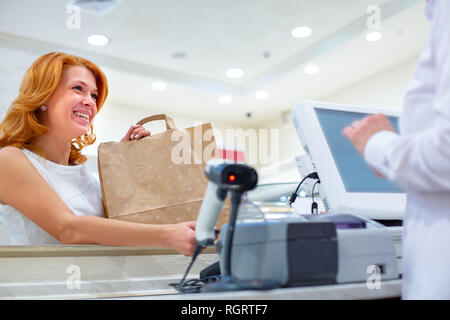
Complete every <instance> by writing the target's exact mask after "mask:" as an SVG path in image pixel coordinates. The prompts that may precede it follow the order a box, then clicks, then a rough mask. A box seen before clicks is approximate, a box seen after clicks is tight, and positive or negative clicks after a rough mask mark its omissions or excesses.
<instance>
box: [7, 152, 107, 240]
mask: <svg viewBox="0 0 450 320" xmlns="http://www.w3.org/2000/svg"><path fill="white" fill-rule="evenodd" d="M22 151H23V152H24V153H25V155H26V156H27V157H28V159H29V160H30V161H31V163H32V164H33V165H34V167H35V168H36V169H37V170H38V171H39V173H40V174H41V176H42V177H43V178H44V179H45V181H47V183H48V184H49V185H50V187H52V188H53V190H55V192H56V193H57V194H58V196H59V197H60V198H61V199H62V201H64V203H65V204H66V205H67V206H68V207H69V208H70V209H71V210H72V211H73V212H74V214H76V215H79V216H81V215H90V216H99V217H103V216H104V213H103V204H102V197H101V191H100V185H99V183H98V182H97V180H96V179H95V178H94V176H93V175H92V174H91V173H89V172H88V171H87V170H86V168H85V167H84V165H76V166H64V165H60V164H57V163H54V162H51V161H49V160H46V159H44V158H42V157H41V156H39V155H37V154H35V153H33V152H31V151H30V150H28V149H22ZM30 192H32V190H30ZM2 223H3V229H6V231H7V233H8V236H9V239H10V243H9V244H10V245H44V244H60V242H59V241H58V240H56V239H55V238H54V237H52V236H51V235H50V234H48V233H47V232H45V231H44V230H42V229H41V228H40V227H39V226H37V225H36V224H35V223H33V222H32V221H31V220H29V219H28V218H27V217H26V216H24V215H23V214H22V213H20V212H19V211H17V210H16V209H14V208H13V207H11V206H9V205H2V204H0V224H2ZM0 239H1V237H0ZM5 244H8V243H3V245H5ZM0 245H2V243H0Z"/></svg>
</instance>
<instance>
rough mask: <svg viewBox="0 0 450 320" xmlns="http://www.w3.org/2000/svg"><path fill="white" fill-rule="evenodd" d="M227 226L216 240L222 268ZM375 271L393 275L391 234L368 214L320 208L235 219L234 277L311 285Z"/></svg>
mask: <svg viewBox="0 0 450 320" xmlns="http://www.w3.org/2000/svg"><path fill="white" fill-rule="evenodd" d="M227 228H228V225H224V226H223V227H222V230H221V232H220V239H219V242H218V251H219V254H220V264H221V269H222V267H223V266H222V263H223V261H224V260H225V257H224V255H225V254H226V252H227V250H225V248H221V246H222V245H223V243H227V242H226V241H225V240H226V235H227V232H226V229H227ZM222 270H223V269H222ZM374 272H378V273H379V274H378V275H377V276H379V279H380V280H386V279H396V278H398V271H397V259H396V254H395V247H394V243H393V239H392V236H391V234H390V232H389V231H388V230H387V228H386V227H384V226H383V225H381V224H378V223H377V222H374V221H372V220H367V219H364V218H360V217H357V216H354V215H346V214H345V215H339V214H324V215H310V216H298V217H295V218H289V219H283V220H266V221H262V222H243V223H237V224H236V227H235V232H234V237H233V242H232V250H231V274H232V276H233V277H234V278H235V279H237V280H271V281H277V282H278V283H279V284H280V287H294V286H312V285H324V284H334V283H347V282H366V281H367V280H368V278H369V277H370V276H371V275H372V274H373V273H374Z"/></svg>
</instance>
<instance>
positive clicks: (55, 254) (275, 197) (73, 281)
mask: <svg viewBox="0 0 450 320" xmlns="http://www.w3.org/2000/svg"><path fill="white" fill-rule="evenodd" d="M295 187H296V183H279V184H267V185H260V186H258V187H257V188H256V189H254V190H252V191H250V192H248V194H247V201H251V203H252V205H254V206H253V207H254V208H255V210H257V211H259V213H260V214H263V215H264V217H265V218H266V219H280V218H284V217H285V216H286V215H289V214H291V213H290V211H289V210H291V208H289V207H288V206H287V205H286V197H287V196H289V194H290V193H291V192H292V190H293V188H295ZM315 197H316V198H317V200H316V201H318V202H319V208H320V206H321V204H320V198H318V197H319V196H318V195H317V196H315ZM302 203H304V205H305V207H308V205H310V203H311V199H310V198H307V197H305V198H301V199H298V203H297V205H298V206H301V205H302ZM298 208H299V210H301V209H300V208H301V207H298ZM239 215H240V216H239V217H240V218H241V219H245V218H246V216H245V215H247V217H250V216H252V215H254V212H253V213H252V212H244V211H243V212H242V213H241V212H240V213H239ZM388 229H389V232H390V233H391V234H392V237H393V240H394V243H395V248H396V256H397V263H398V271H399V278H398V279H391V280H386V281H381V282H380V285H379V286H378V287H375V288H370V286H369V285H368V284H367V283H366V282H355V283H342V284H333V285H315V286H302V287H289V288H279V289H272V290H264V291H255V290H244V291H237V292H236V291H234V292H216V293H193V294H179V293H178V292H177V291H176V290H175V289H174V288H173V287H172V286H170V284H171V283H177V282H179V281H180V279H181V278H182V277H183V274H184V272H185V271H186V268H187V266H188V265H189V263H190V260H191V258H190V257H184V256H182V255H180V254H177V253H176V252H175V251H173V250H170V249H162V248H161V249H160V248H136V247H108V246H97V245H56V246H26V247H22V246H0V299H169V300H172V299H176V300H180V299H181V300H183V299H188V300H220V299H225V300H235V299H237V300H247V299H250V300H265V299H270V300H277V299H287V300H290V299H294V300H302V299H325V300H329V299H332V300H334V299H388V298H399V297H400V295H401V279H400V274H401V231H402V228H401V227H389V228H388ZM218 259H219V255H218V254H217V253H216V249H215V248H207V249H206V250H205V251H204V252H203V253H202V254H200V255H199V256H198V258H197V259H196V261H195V263H194V265H193V267H192V269H191V270H190V272H189V275H188V278H198V277H199V273H200V271H201V270H203V269H204V268H206V267H207V266H209V265H211V264H212V263H214V262H216V261H218ZM369 276H370V274H368V275H367V277H368V278H369Z"/></svg>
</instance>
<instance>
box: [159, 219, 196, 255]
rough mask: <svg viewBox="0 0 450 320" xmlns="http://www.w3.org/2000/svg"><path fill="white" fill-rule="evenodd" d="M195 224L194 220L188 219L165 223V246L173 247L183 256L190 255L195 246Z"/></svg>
mask: <svg viewBox="0 0 450 320" xmlns="http://www.w3.org/2000/svg"><path fill="white" fill-rule="evenodd" d="M195 224H196V222H195V221H190V222H180V223H176V224H171V225H167V226H168V230H167V231H168V233H167V235H168V236H167V241H166V243H167V247H169V248H172V249H175V250H176V251H178V252H179V253H181V254H182V255H184V256H187V257H190V256H192V255H193V254H194V251H195V247H196V246H197V239H196V237H195Z"/></svg>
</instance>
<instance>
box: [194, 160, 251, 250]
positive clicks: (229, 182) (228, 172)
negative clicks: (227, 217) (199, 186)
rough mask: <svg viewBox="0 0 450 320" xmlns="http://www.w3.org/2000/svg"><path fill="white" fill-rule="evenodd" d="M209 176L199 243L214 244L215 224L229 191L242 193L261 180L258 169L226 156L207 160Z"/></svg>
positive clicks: (203, 203) (200, 215) (196, 228)
mask: <svg viewBox="0 0 450 320" xmlns="http://www.w3.org/2000/svg"><path fill="white" fill-rule="evenodd" d="M205 174H206V177H207V178H208V180H209V183H208V187H207V188H206V192H205V196H204V198H203V202H202V205H201V207H200V212H199V214H198V217H197V224H196V227H195V230H196V238H197V243H198V245H200V246H202V247H206V246H212V245H214V240H215V239H216V234H215V230H214V227H215V225H216V223H217V220H218V219H219V215H220V212H221V211H222V208H223V204H224V201H225V199H226V197H227V193H228V191H232V192H233V191H234V192H237V193H240V194H242V193H243V192H245V191H248V190H252V189H254V188H255V187H256V185H257V183H258V174H257V173H256V170H255V169H253V168H252V167H250V166H248V165H247V164H244V163H239V162H229V161H227V160H223V159H214V160H210V161H208V162H207V164H206V169H205Z"/></svg>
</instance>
